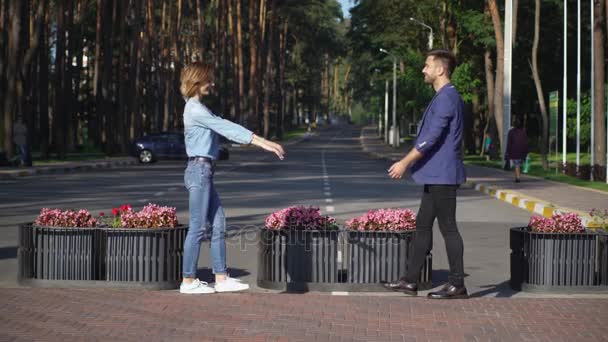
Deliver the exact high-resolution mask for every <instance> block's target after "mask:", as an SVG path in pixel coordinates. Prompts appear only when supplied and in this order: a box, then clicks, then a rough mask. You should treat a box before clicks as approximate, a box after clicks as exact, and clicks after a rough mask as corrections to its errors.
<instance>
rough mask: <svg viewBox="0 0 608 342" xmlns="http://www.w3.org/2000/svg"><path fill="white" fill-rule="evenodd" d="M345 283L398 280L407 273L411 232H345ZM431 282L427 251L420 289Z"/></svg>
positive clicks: (430, 263)
mask: <svg viewBox="0 0 608 342" xmlns="http://www.w3.org/2000/svg"><path fill="white" fill-rule="evenodd" d="M345 234H346V241H345V243H346V248H345V260H346V270H347V271H346V273H347V276H346V282H347V283H353V284H372V283H382V282H394V281H398V280H399V279H400V278H401V277H404V276H405V275H406V272H407V261H408V257H409V255H410V252H411V249H412V242H413V237H414V231H404V232H382V231H377V232H376V231H345ZM431 282H432V255H431V253H430V252H429V253H428V255H427V257H426V262H425V264H424V266H423V270H422V272H421V275H420V279H419V287H420V288H421V289H425V288H430V287H431Z"/></svg>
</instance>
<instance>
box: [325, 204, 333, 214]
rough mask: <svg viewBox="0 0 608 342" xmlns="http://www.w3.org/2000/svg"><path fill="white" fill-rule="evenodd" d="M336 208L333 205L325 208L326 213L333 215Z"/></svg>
mask: <svg viewBox="0 0 608 342" xmlns="http://www.w3.org/2000/svg"><path fill="white" fill-rule="evenodd" d="M334 210H335V209H334V207H333V206H331V205H328V206H327V207H325V211H327V212H328V213H333V212H334Z"/></svg>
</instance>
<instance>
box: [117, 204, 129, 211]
mask: <svg viewBox="0 0 608 342" xmlns="http://www.w3.org/2000/svg"><path fill="white" fill-rule="evenodd" d="M127 210H131V205H130V204H123V205H121V206H120V211H122V212H125V211H127Z"/></svg>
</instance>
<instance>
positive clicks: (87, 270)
mask: <svg viewBox="0 0 608 342" xmlns="http://www.w3.org/2000/svg"><path fill="white" fill-rule="evenodd" d="M100 238H101V237H100V231H99V230H97V229H95V228H60V227H38V226H33V225H32V224H31V223H30V224H23V225H20V226H19V252H18V255H19V277H20V278H21V279H25V278H36V279H46V280H97V279H99V269H100V258H99V254H98V253H97V248H96V246H97V244H98V243H99V240H100Z"/></svg>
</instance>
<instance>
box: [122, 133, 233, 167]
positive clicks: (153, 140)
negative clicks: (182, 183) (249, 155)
mask: <svg viewBox="0 0 608 342" xmlns="http://www.w3.org/2000/svg"><path fill="white" fill-rule="evenodd" d="M131 155H132V156H134V157H136V158H137V159H138V160H139V162H140V163H144V164H147V163H152V162H155V161H157V160H159V159H184V160H185V159H186V158H187V155H186V145H185V143H184V134H183V133H157V134H150V135H146V136H144V137H141V138H139V139H136V140H134V141H133V144H132V145H131ZM219 159H220V160H226V159H228V149H227V148H226V147H224V146H222V147H221V148H220V157H219Z"/></svg>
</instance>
